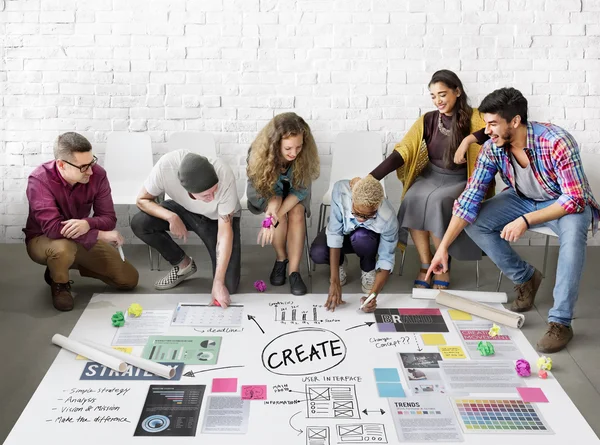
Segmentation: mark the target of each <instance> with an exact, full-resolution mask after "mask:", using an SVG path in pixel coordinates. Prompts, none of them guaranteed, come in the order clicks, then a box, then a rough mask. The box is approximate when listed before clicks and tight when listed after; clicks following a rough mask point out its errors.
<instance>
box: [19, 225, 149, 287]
mask: <svg viewBox="0 0 600 445" xmlns="http://www.w3.org/2000/svg"><path fill="white" fill-rule="evenodd" d="M27 253H28V254H29V257H30V258H31V259H32V260H33V261H35V262H36V263H38V264H41V265H43V266H48V269H49V270H50V277H51V278H52V281H54V282H55V283H66V282H68V281H69V269H78V270H79V273H80V274H81V276H82V277H91V278H97V279H99V280H102V281H104V282H105V283H106V284H108V285H109V286H112V287H114V288H116V289H121V290H127V289H133V288H134V287H135V286H137V283H138V278H139V274H138V271H137V270H136V268H135V267H133V265H131V263H129V262H128V261H127V260H125V261H123V260H121V256H120V255H119V251H118V250H117V249H115V248H114V247H113V246H111V245H110V244H108V243H106V242H104V241H98V242H96V244H95V245H94V247H92V248H91V249H90V250H86V249H85V248H84V247H83V246H82V245H80V244H77V243H76V242H75V241H71V240H69V239H64V238H63V239H50V238H48V237H47V236H43V235H42V236H38V237H36V238H34V239H32V240H31V241H29V243H27Z"/></svg>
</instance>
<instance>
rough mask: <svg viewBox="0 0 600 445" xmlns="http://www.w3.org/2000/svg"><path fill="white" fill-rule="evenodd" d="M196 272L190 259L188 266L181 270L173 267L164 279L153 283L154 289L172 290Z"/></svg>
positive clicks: (194, 265) (196, 269) (194, 264)
mask: <svg viewBox="0 0 600 445" xmlns="http://www.w3.org/2000/svg"><path fill="white" fill-rule="evenodd" d="M197 271H198V268H197V267H196V263H195V262H194V260H193V259H192V258H190V264H188V265H187V266H186V267H184V268H183V269H180V268H179V266H173V268H172V269H171V271H170V272H169V273H168V274H167V275H166V276H165V277H163V278H161V279H160V280H158V281H157V282H156V283H154V288H155V289H157V290H167V289H172V288H174V287H175V286H177V285H178V284H179V283H181V282H182V281H183V280H185V279H186V278H187V277H189V276H190V275H193V274H195V273H196V272H197Z"/></svg>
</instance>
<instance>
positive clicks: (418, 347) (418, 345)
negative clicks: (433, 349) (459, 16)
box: [413, 333, 423, 351]
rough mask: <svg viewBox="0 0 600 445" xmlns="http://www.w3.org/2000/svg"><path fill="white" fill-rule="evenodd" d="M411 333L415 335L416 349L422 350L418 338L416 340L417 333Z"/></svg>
mask: <svg viewBox="0 0 600 445" xmlns="http://www.w3.org/2000/svg"><path fill="white" fill-rule="evenodd" d="M413 335H414V336H415V343H416V344H417V351H422V350H423V348H422V347H421V345H420V344H419V340H417V334H414V333H413Z"/></svg>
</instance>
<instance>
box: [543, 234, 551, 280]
mask: <svg viewBox="0 0 600 445" xmlns="http://www.w3.org/2000/svg"><path fill="white" fill-rule="evenodd" d="M549 245H550V236H549V235H546V248H545V250H544V268H543V269H542V278H546V263H547V262H548V246H549Z"/></svg>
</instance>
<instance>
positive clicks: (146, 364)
mask: <svg viewBox="0 0 600 445" xmlns="http://www.w3.org/2000/svg"><path fill="white" fill-rule="evenodd" d="M82 343H84V344H85V345H87V346H89V347H91V348H94V349H97V350H98V351H100V352H103V353H106V354H110V355H111V356H113V357H116V358H118V359H120V360H123V361H124V362H126V363H129V364H130V365H133V366H136V367H138V368H140V369H143V370H144V371H148V372H151V373H152V374H154V375H157V376H160V377H164V378H165V379H171V378H173V377H174V376H175V368H173V367H171V366H165V365H161V364H160V363H156V362H153V361H151V360H147V359H145V358H142V357H137V356H135V355H132V354H125V353H124V352H121V351H117V350H115V349H113V348H111V347H109V346H103V345H99V344H97V343H94V342H91V341H89V340H82Z"/></svg>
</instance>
